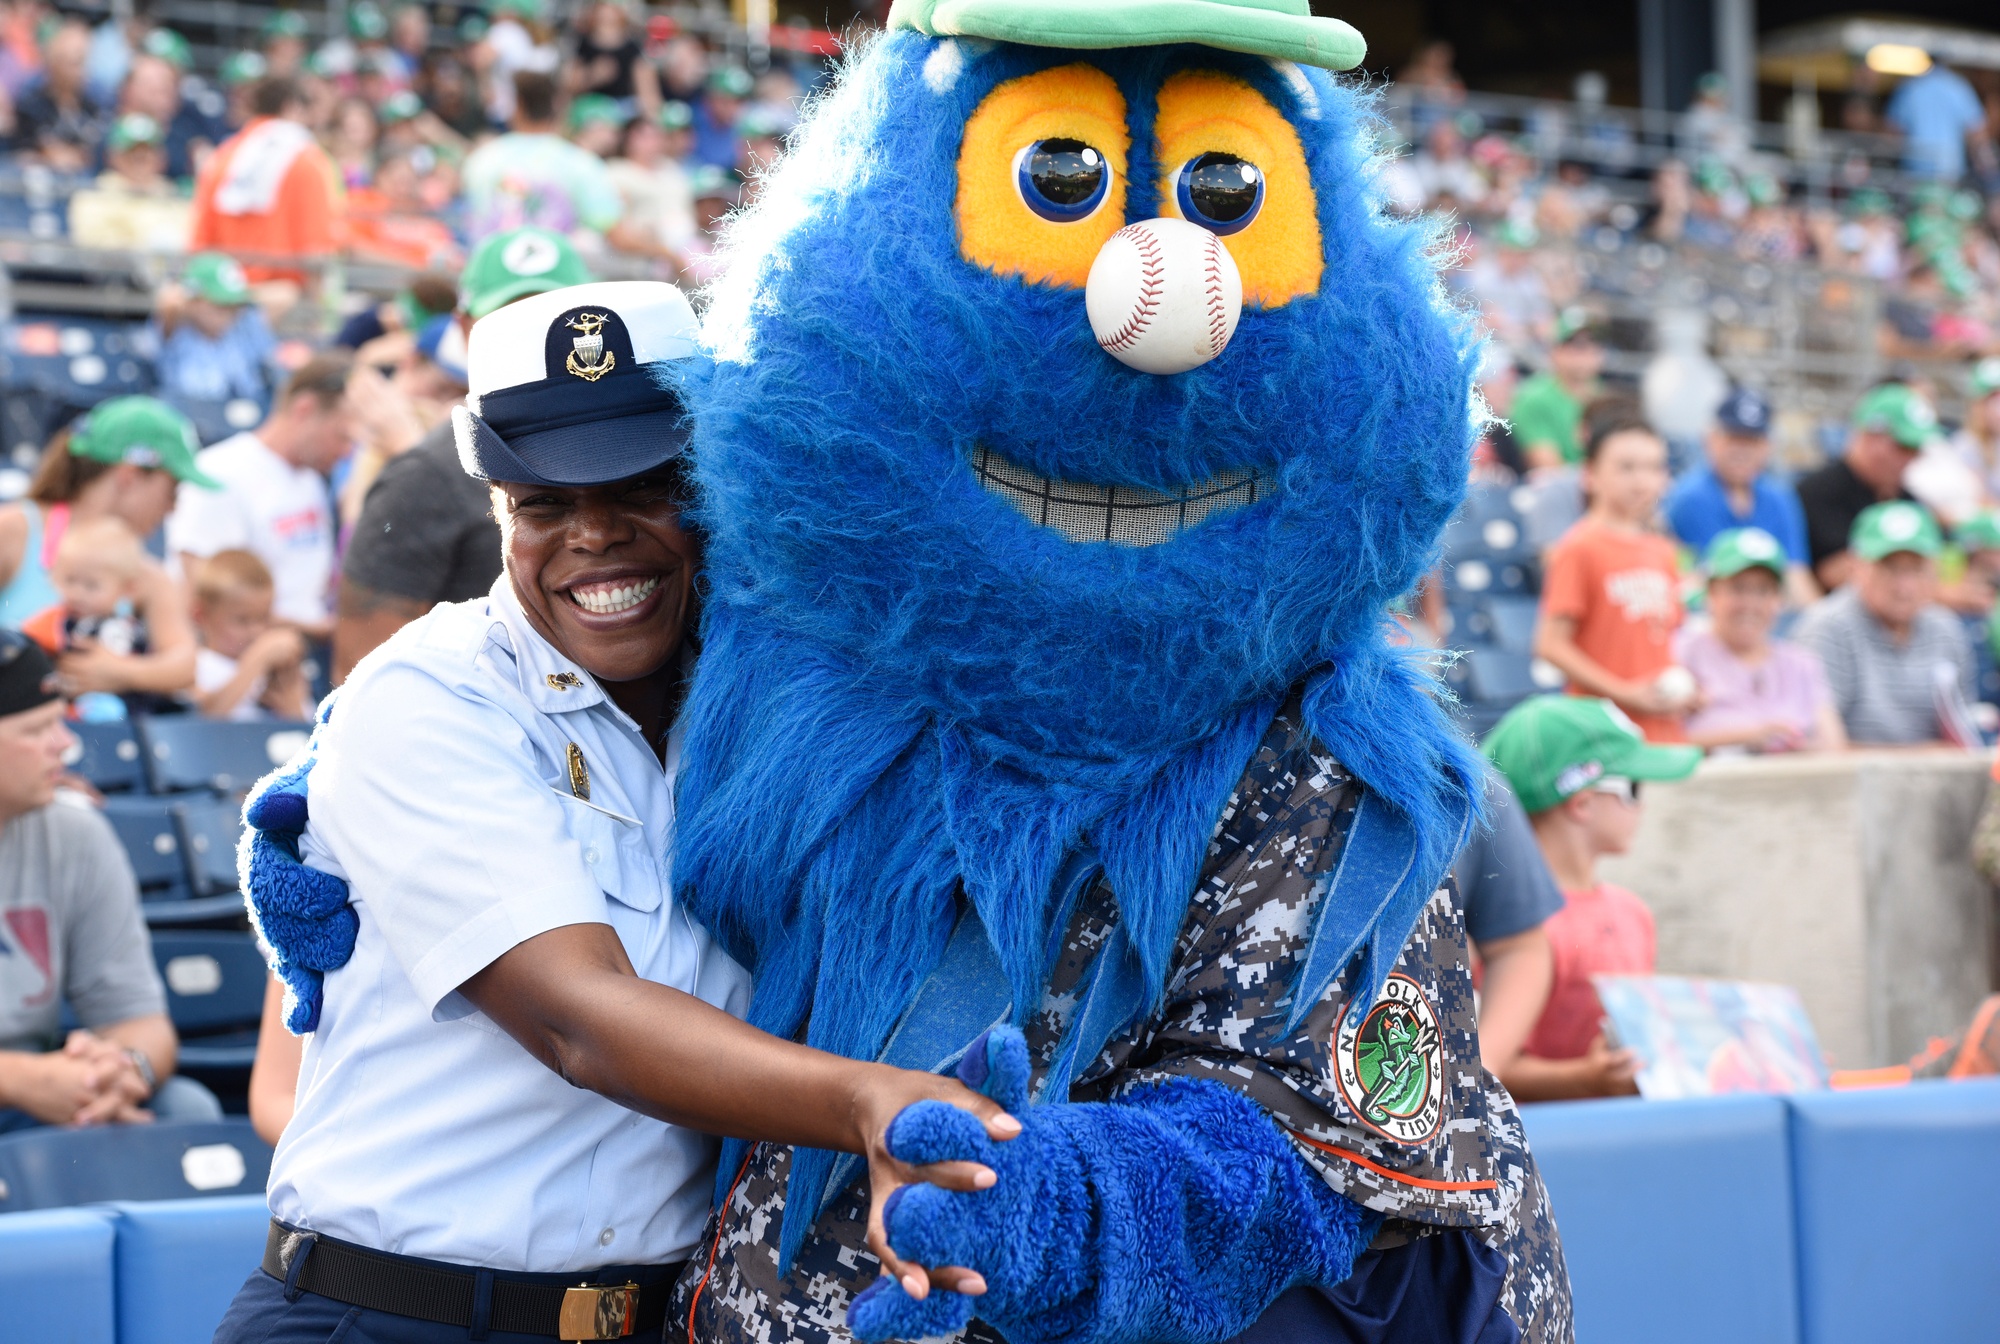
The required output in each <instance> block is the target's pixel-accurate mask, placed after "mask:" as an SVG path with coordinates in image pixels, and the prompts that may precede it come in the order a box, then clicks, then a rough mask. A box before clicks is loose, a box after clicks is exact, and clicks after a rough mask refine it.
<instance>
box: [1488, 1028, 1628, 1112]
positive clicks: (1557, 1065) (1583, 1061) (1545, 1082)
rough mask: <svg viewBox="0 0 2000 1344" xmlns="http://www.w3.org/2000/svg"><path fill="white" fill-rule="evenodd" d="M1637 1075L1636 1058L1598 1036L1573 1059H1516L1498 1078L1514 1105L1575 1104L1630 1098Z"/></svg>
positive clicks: (1526, 1057) (1533, 1056)
mask: <svg viewBox="0 0 2000 1344" xmlns="http://www.w3.org/2000/svg"><path fill="white" fill-rule="evenodd" d="M1638 1072H1639V1057H1638V1056H1637V1055H1635V1054H1633V1053H1632V1052H1631V1051H1630V1050H1613V1049H1612V1048H1611V1047H1610V1046H1609V1045H1607V1044H1606V1043H1605V1040H1604V1038H1603V1037H1602V1036H1599V1037H1597V1038H1596V1039H1595V1040H1593V1041H1591V1043H1590V1049H1589V1050H1588V1051H1586V1052H1585V1053H1584V1054H1582V1055H1579V1056H1578V1057H1577V1058H1575V1059H1544V1058H1542V1057H1541V1056H1540V1055H1530V1054H1525V1053H1524V1054H1520V1055H1517V1056H1515V1057H1514V1062H1513V1063H1512V1064H1510V1065H1509V1066H1508V1067H1507V1068H1506V1069H1505V1070H1504V1071H1503V1072H1502V1073H1501V1074H1500V1082H1501V1084H1502V1085H1503V1086H1505V1087H1506V1089H1507V1091H1508V1092H1509V1093H1511V1094H1512V1095H1513V1098H1514V1100H1516V1101H1574V1100H1577V1099H1579V1098H1582V1097H1629V1096H1633V1095H1635V1094H1636V1093H1637V1092H1638V1091H1639V1085H1638V1083H1636V1082H1635V1081H1633V1080H1634V1079H1635V1078H1636V1077H1637V1075H1638Z"/></svg>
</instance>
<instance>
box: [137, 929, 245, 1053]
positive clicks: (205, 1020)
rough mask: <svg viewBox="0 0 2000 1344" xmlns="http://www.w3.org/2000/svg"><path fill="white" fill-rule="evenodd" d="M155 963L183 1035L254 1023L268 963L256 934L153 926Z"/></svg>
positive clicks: (242, 1027)
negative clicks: (154, 927) (260, 949)
mask: <svg viewBox="0 0 2000 1344" xmlns="http://www.w3.org/2000/svg"><path fill="white" fill-rule="evenodd" d="M153 963H154V965H156V966H158V967H159V968H160V978H161V979H162V980H164V981H166V984H167V1015H168V1016H170V1017H171V1018H173V1020H174V1029H175V1030H176V1031H179V1032H181V1033H182V1034H183V1035H185V1036H199V1035H201V1034H202V1033H204V1032H216V1031H229V1030H235V1029H254V1028H255V1027H256V1025H257V1023H258V1020H259V1019H260V1018H261V1017H262V1016H263V1012H264V982H265V981H266V980H267V979H268V978H269V975H270V972H269V969H268V968H267V967H266V966H265V964H264V954H263V953H262V952H260V951H258V950H257V940H256V939H255V938H254V937H252V936H251V935H250V934H248V933H239V932H237V931H235V930H232V929H159V928H156V929H154V930H153Z"/></svg>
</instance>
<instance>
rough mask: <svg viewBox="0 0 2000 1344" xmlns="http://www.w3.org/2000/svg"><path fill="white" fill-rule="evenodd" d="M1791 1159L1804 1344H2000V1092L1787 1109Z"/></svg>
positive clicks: (1908, 1091)
mask: <svg viewBox="0 0 2000 1344" xmlns="http://www.w3.org/2000/svg"><path fill="white" fill-rule="evenodd" d="M1792 1154H1793V1161H1794V1163H1795V1164H1796V1167H1795V1169H1796V1172H1797V1181H1798V1191H1799V1195H1798V1246H1799V1283H1800V1290H1801V1300H1802V1302H1803V1308H1804V1317H1805V1339H1806V1342H1807V1344H1850V1341H1851V1342H1852V1344H1861V1342H1862V1341H1867V1344H1878V1342H1879V1341H1885V1340H1924V1341H1927V1344H1961V1342H1963V1344H1986V1341H1992V1340H2000V1080H1995V1079H1978V1080H1972V1081H1966V1082H1958V1083H1918V1084H1916V1085H1914V1086H1911V1087H1896V1088H1884V1089H1882V1090H1881V1091H1874V1092H1829V1093H1823V1094H1819V1095H1815V1096H1804V1097H1794V1098H1793V1099H1792ZM1558 1213H1560V1209H1558Z"/></svg>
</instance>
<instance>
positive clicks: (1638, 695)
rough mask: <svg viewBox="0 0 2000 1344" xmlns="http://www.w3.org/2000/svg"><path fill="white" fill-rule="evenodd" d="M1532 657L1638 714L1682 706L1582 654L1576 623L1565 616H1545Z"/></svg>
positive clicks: (1590, 690)
mask: <svg viewBox="0 0 2000 1344" xmlns="http://www.w3.org/2000/svg"><path fill="white" fill-rule="evenodd" d="M1535 656H1536V657H1538V658H1545V659H1547V660H1548V661H1549V662H1551V663H1554V664H1555V665H1556V667H1557V668H1558V669H1559V670H1560V671H1561V672H1562V674H1563V675H1564V676H1565V677H1567V678H1569V680H1570V683H1571V684H1572V685H1575V686H1580V687H1582V688H1583V689H1584V690H1586V691H1588V692H1590V694H1592V695H1601V696H1603V697H1604V698H1605V699H1607V700H1610V701H1612V702H1613V703H1615V704H1616V705H1618V706H1619V708H1621V709H1625V710H1628V711H1631V712H1633V713H1638V714H1671V713H1673V712H1674V711H1675V710H1677V709H1683V708H1685V706H1683V705H1680V704H1677V703H1675V702H1673V701H1671V700H1668V699H1667V698H1666V697H1665V696H1663V695H1661V694H1660V692H1659V688H1658V687H1656V686H1652V685H1648V684H1645V683H1642V682H1636V681H1627V680H1626V679H1625V678H1624V677H1621V676H1618V675H1617V674H1616V673H1614V672H1612V671H1611V669H1610V668H1608V667H1606V666H1605V665H1604V664H1602V663H1600V662H1598V661H1597V660H1596V659H1595V658H1593V657H1591V656H1590V655H1589V654H1587V653H1585V652H1584V651H1583V650H1582V649H1581V648H1580V647H1578V645H1577V642H1576V622H1575V621H1574V620H1572V619H1570V618H1569V617H1567V616H1544V617H1543V618H1542V623H1541V625H1540V627H1539V628H1537V629H1536V631H1535Z"/></svg>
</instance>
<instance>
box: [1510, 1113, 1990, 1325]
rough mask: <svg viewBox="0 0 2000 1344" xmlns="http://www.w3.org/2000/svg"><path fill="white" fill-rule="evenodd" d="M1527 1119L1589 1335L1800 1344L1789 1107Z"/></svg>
mask: <svg viewBox="0 0 2000 1344" xmlns="http://www.w3.org/2000/svg"><path fill="white" fill-rule="evenodd" d="M1521 1114H1522V1120H1523V1122H1524V1124H1525V1125H1526V1127H1527V1132H1528V1141H1529V1143H1530V1144H1531V1145H1532V1147H1533V1149H1534V1154H1535V1160H1536V1162H1537V1163H1538V1164H1539V1165H1540V1167H1541V1170H1542V1176H1543V1179H1544V1180H1545V1181H1546V1182H1547V1184H1548V1189H1549V1199H1550V1202H1551V1203H1552V1204H1553V1206H1554V1209H1555V1216H1556V1225H1557V1226H1558V1227H1560V1228H1561V1229H1562V1240H1563V1254H1564V1256H1565V1258H1566V1259H1567V1260H1568V1261H1569V1275H1570V1284H1571V1287H1572V1289H1573V1291H1574V1293H1575V1297H1576V1335H1577V1338H1578V1339H1580V1340H1616V1341H1618V1344H1653V1341H1658V1342H1659V1344H1688V1342H1689V1341H1693V1340H1700V1341H1702V1342H1703V1344H1736V1342H1737V1341H1741V1344H1793V1342H1794V1341H1797V1340H1798V1339H1799V1321H1798V1286H1797V1285H1798V1280H1797V1266H1796V1262H1795V1259H1794V1255H1793V1246H1792V1171H1791V1166H1790V1161H1789V1155H1788V1143H1787V1138H1788V1136H1787V1132H1786V1109H1785V1102H1784V1101H1783V1100H1782V1099H1780V1098H1777V1097H1761V1096H1735V1097H1705V1098H1702V1099H1700V1100H1697V1101H1639V1100H1636V1099H1634V1100H1623V1099H1619V1100H1612V1101H1570V1102H1555V1103H1549V1104H1545V1105H1540V1106H1524V1107H1523V1108H1522V1112H1521ZM1924 1337H1925V1336H1923V1335H1921V1334H1919V1333H1911V1334H1907V1335H1905V1334H1898V1333H1895V1332H1888V1333H1882V1334H1878V1335H1875V1336H1873V1338H1875V1339H1878V1340H1888V1339H1918V1338H1924ZM1931 1337H1932V1338H1945V1337H1946V1336H1931ZM1960 1337H1963V1336H1960Z"/></svg>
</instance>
